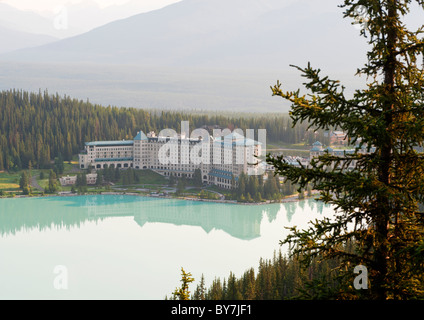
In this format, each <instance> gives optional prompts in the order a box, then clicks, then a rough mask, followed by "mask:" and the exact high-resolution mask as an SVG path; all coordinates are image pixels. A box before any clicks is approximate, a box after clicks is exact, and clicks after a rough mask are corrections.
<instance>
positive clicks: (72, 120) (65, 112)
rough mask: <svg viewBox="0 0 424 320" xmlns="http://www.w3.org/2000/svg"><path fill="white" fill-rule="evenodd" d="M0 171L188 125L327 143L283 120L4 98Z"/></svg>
mask: <svg viewBox="0 0 424 320" xmlns="http://www.w3.org/2000/svg"><path fill="white" fill-rule="evenodd" d="M0 111H1V113H0V170H5V169H6V170H19V169H23V168H28V166H29V165H31V166H32V167H33V168H50V167H51V162H52V161H53V160H54V159H55V158H56V157H58V156H59V155H62V156H63V158H64V160H71V158H72V156H73V155H75V154H78V153H79V151H80V150H81V149H82V148H83V147H84V143H85V142H86V141H96V140H115V139H118V140H119V139H132V138H133V137H134V136H135V134H136V133H137V131H140V130H142V131H143V132H149V131H152V130H154V131H156V132H159V131H160V130H162V129H165V128H172V129H175V130H177V132H178V131H179V130H180V126H181V121H189V123H190V130H193V129H195V128H200V127H203V126H205V125H207V126H214V125H218V126H220V127H222V128H230V129H234V128H241V129H243V130H245V129H248V128H249V129H255V130H257V129H266V130H267V142H268V143H269V142H274V143H277V142H280V143H287V144H293V143H301V142H305V143H307V144H310V143H312V142H313V141H314V140H315V139H321V140H323V139H324V137H323V136H324V134H323V132H317V133H314V131H313V130H308V125H307V124H306V123H305V124H302V125H297V126H296V127H295V128H292V121H291V119H290V118H289V117H288V116H287V115H284V114H281V115H279V116H276V115H272V116H268V115H258V116H256V117H254V116H251V115H249V116H246V117H242V115H236V114H234V115H233V116H230V115H225V116H224V115H213V114H205V113H203V114H192V113H188V112H182V111H181V112H180V111H175V112H171V111H166V112H165V111H163V112H157V111H156V112H154V111H146V110H142V109H134V108H118V107H111V106H108V107H104V106H100V105H97V104H92V103H90V102H89V101H82V100H78V99H72V98H70V97H68V96H64V97H61V96H59V95H58V94H55V95H50V94H49V93H48V92H47V91H44V92H41V91H39V92H38V93H33V92H26V91H21V90H7V91H2V92H0Z"/></svg>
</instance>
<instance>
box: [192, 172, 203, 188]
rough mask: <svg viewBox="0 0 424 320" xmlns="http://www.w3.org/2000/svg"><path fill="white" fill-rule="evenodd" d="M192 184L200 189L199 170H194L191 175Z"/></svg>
mask: <svg viewBox="0 0 424 320" xmlns="http://www.w3.org/2000/svg"><path fill="white" fill-rule="evenodd" d="M193 183H194V185H195V186H196V187H201V186H202V185H203V182H202V171H201V170H200V169H195V170H194V174H193Z"/></svg>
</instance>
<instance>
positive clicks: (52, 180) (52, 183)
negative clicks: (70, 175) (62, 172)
mask: <svg viewBox="0 0 424 320" xmlns="http://www.w3.org/2000/svg"><path fill="white" fill-rule="evenodd" d="M57 189H58V185H57V177H56V173H55V172H54V171H53V170H50V173H49V187H48V192H49V193H55V192H56V191H57Z"/></svg>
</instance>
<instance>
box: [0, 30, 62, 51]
mask: <svg viewBox="0 0 424 320" xmlns="http://www.w3.org/2000/svg"><path fill="white" fill-rule="evenodd" d="M56 40H57V38H54V37H51V36H46V35H40V34H33V33H28V32H23V31H16V30H10V29H8V28H5V27H2V26H0V43H1V46H0V53H4V52H9V51H14V50H17V49H22V48H29V47H37V46H40V45H43V44H46V43H49V42H53V41H56Z"/></svg>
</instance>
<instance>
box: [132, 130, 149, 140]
mask: <svg viewBox="0 0 424 320" xmlns="http://www.w3.org/2000/svg"><path fill="white" fill-rule="evenodd" d="M134 140H137V141H140V140H147V136H146V135H145V134H144V132H143V131H139V132H137V135H136V136H135V138H134Z"/></svg>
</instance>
